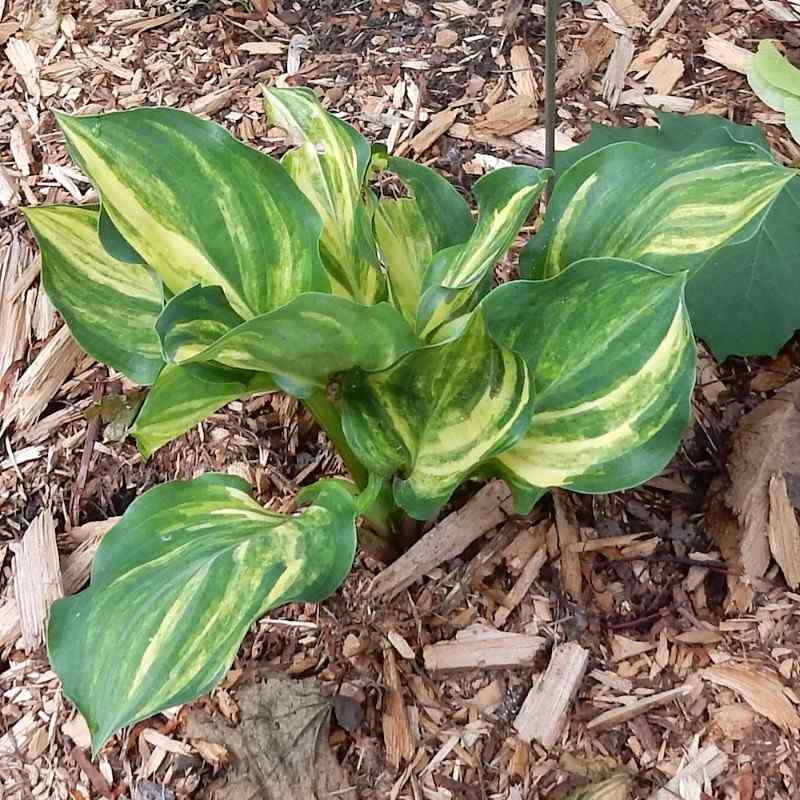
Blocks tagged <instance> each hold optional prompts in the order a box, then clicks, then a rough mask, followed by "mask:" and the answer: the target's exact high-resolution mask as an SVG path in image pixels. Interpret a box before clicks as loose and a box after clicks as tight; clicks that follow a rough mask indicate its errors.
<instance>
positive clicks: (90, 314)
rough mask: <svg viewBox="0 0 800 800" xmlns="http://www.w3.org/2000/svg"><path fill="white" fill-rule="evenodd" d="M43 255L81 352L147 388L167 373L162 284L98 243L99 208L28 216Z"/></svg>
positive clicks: (53, 293) (55, 298)
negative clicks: (158, 327) (160, 321)
mask: <svg viewBox="0 0 800 800" xmlns="http://www.w3.org/2000/svg"><path fill="white" fill-rule="evenodd" d="M23 213H24V214H25V218H26V219H27V221H28V224H29V225H30V226H31V230H32V231H33V233H34V236H35V237H36V241H37V242H38V244H39V248H40V250H41V253H42V281H43V283H44V287H45V290H46V291H47V295H48V297H49V298H50V300H51V301H52V303H53V305H54V306H55V307H56V308H57V309H58V310H59V312H60V313H61V316H63V317H64V319H65V320H66V323H67V325H68V326H69V329H70V331H71V333H72V335H73V336H74V337H75V340H76V341H77V342H78V344H79V345H80V346H81V347H82V348H83V349H84V350H85V351H86V352H87V353H89V355H91V356H93V357H94V358H96V359H98V360H99V361H102V362H103V363H105V364H109V365H110V366H112V367H114V369H118V370H119V371H120V372H122V373H124V374H125V375H127V376H128V377H129V378H130V379H131V380H133V381H135V382H136V383H140V384H149V383H152V382H153V380H155V377H156V375H157V374H158V372H159V370H160V369H161V367H162V366H163V363H164V362H163V359H162V358H161V347H160V345H159V341H158V336H157V335H156V331H155V321H156V319H157V318H158V315H159V314H160V313H161V308H162V305H163V301H162V290H161V286H160V282H159V280H158V278H157V277H156V276H155V275H154V274H153V273H152V272H151V271H150V270H149V269H147V267H145V266H143V265H141V264H128V263H125V262H123V261H118V260H116V259H114V258H113V257H112V256H110V255H109V254H108V253H107V252H106V250H105V248H104V247H103V246H102V244H101V243H100V239H99V236H98V232H97V229H98V217H99V212H98V210H97V208H90V207H77V206H40V207H38V208H28V209H25V210H24V211H23Z"/></svg>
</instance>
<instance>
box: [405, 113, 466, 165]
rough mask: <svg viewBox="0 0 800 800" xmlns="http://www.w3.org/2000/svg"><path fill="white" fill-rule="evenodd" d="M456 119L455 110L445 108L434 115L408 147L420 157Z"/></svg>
mask: <svg viewBox="0 0 800 800" xmlns="http://www.w3.org/2000/svg"><path fill="white" fill-rule="evenodd" d="M456 117H458V109H457V108H447V109H445V110H444V111H440V112H439V113H438V114H434V115H433V117H431V121H430V122H429V123H428V124H427V125H426V126H425V127H424V128H423V129H422V130H421V131H420V132H419V133H418V134H417V135H416V136H414V137H413V138H412V139H411V141H410V142H409V147H410V148H411V149H412V150H413V151H414V152H415V153H416V154H417V155H421V154H422V153H424V152H425V151H426V150H427V149H428V148H429V147H431V146H432V145H433V144H435V143H436V142H437V141H438V140H439V138H440V137H441V136H443V135H444V134H445V133H447V131H448V130H449V129H450V126H451V125H452V124H453V123H454V122H455V121H456Z"/></svg>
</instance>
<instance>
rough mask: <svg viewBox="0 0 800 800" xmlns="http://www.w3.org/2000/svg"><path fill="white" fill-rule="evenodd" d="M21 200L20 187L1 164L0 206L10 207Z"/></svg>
mask: <svg viewBox="0 0 800 800" xmlns="http://www.w3.org/2000/svg"><path fill="white" fill-rule="evenodd" d="M18 202H19V187H18V185H17V181H16V179H15V178H12V177H11V175H10V174H9V173H8V171H7V170H6V169H5V167H3V165H2V164H0V206H3V207H5V208H8V207H9V206H15V205H17V203H18Z"/></svg>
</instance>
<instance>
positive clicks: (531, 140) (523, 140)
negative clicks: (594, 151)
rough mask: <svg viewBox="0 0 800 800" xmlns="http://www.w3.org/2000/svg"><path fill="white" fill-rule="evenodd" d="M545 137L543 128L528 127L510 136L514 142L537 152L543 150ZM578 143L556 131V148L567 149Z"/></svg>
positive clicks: (558, 149) (542, 151)
mask: <svg viewBox="0 0 800 800" xmlns="http://www.w3.org/2000/svg"><path fill="white" fill-rule="evenodd" d="M545 139H546V133H545V129H544V128H529V129H528V130H526V131H520V132H519V133H515V134H514V135H513V136H512V137H511V141H512V142H513V143H514V144H518V145H520V146H521V147H525V148H527V149H528V150H534V151H535V152H537V153H544V152H545ZM577 146H578V143H577V142H576V141H575V140H574V139H572V138H571V137H569V136H567V135H566V134H565V133H561V131H556V150H557V151H560V150H569V149H570V148H571V147H577Z"/></svg>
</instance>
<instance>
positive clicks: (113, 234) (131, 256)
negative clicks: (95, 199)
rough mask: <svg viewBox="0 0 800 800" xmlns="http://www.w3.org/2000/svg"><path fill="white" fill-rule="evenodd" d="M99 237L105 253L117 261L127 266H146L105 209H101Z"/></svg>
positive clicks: (98, 224)
mask: <svg viewBox="0 0 800 800" xmlns="http://www.w3.org/2000/svg"><path fill="white" fill-rule="evenodd" d="M97 235H98V236H99V237H100V243H101V244H102V245H103V247H104V248H105V251H106V252H107V253H108V254H109V255H110V256H111V257H112V258H115V259H116V260H117V261H124V262H125V263H126V264H144V263H145V260H144V259H143V258H142V257H141V256H140V255H139V253H137V252H136V250H134V249H133V248H132V247H131V246H130V244H128V242H127V241H125V239H124V238H123V236H122V234H121V233H120V232H119V231H118V230H117V226H116V225H114V223H113V222H112V221H111V217H109V216H108V213H107V212H106V211H105V210H104V209H102V208H101V209H100V218H99V220H98V222H97Z"/></svg>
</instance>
